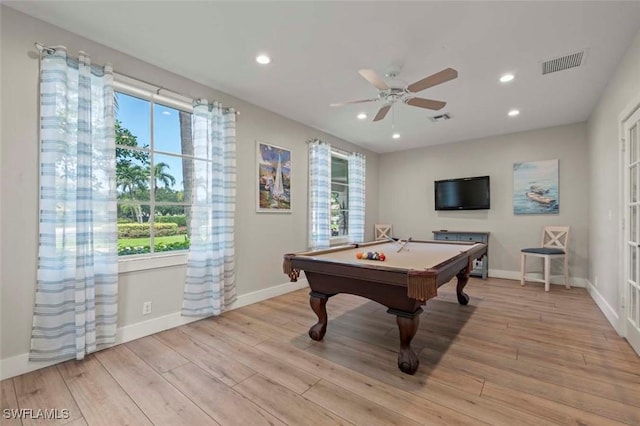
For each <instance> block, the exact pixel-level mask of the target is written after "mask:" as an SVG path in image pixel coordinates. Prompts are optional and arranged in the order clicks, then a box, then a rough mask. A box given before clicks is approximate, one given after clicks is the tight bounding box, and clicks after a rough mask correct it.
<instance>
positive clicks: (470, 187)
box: [434, 176, 491, 210]
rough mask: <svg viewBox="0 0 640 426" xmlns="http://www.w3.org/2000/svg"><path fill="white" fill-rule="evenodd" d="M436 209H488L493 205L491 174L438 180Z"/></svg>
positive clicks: (436, 184) (436, 183)
mask: <svg viewBox="0 0 640 426" xmlns="http://www.w3.org/2000/svg"><path fill="white" fill-rule="evenodd" d="M434 187H435V200H436V210H483V209H484V210H486V209H489V208H490V207H491V203H490V197H489V176H477V177H467V178H460V179H447V180H437V181H435V182H434Z"/></svg>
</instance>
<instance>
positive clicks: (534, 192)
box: [513, 159, 560, 215]
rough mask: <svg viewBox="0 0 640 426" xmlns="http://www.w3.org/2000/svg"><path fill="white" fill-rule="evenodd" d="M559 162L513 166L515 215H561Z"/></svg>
mask: <svg viewBox="0 0 640 426" xmlns="http://www.w3.org/2000/svg"><path fill="white" fill-rule="evenodd" d="M559 187H560V186H559V183H558V160H557V159H555V160H545V161H527V162H521V163H514V164H513V214H515V215H524V214H559V213H560V197H559V195H560V194H559Z"/></svg>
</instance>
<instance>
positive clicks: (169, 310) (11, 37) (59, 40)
mask: <svg viewBox="0 0 640 426" xmlns="http://www.w3.org/2000/svg"><path fill="white" fill-rule="evenodd" d="M0 11H1V45H0V47H1V49H0V50H1V55H2V56H1V68H0V70H1V87H2V94H1V95H2V98H1V100H2V112H1V120H2V130H1V138H2V139H1V159H2V163H1V164H2V167H1V184H2V196H1V197H0V198H1V199H2V207H1V226H0V233H1V239H0V241H1V244H2V248H3V249H2V254H1V258H0V260H1V262H2V263H1V275H0V280H1V281H0V282H1V292H0V295H1V301H0V309H1V312H0V322H1V326H0V333H1V334H0V360H7V359H11V360H14V361H15V362H14V361H12V365H15V363H16V362H18V361H19V360H22V359H23V358H22V357H23V356H24V354H26V353H27V352H28V350H29V340H30V331H31V316H32V312H33V298H34V292H35V282H36V265H37V254H38V139H37V129H38V117H37V105H38V94H37V88H38V61H37V60H36V59H33V58H32V57H30V56H29V55H30V52H34V51H35V48H34V45H33V43H34V42H36V41H39V42H42V43H45V44H48V45H59V44H62V45H66V46H67V47H68V48H69V52H77V51H79V50H84V51H86V52H88V53H89V54H90V55H91V57H92V61H93V62H94V63H104V62H111V63H112V64H113V68H114V70H115V71H116V72H120V73H123V74H127V75H130V76H133V77H138V78H141V79H143V80H146V81H150V82H153V83H157V84H161V85H163V86H164V87H167V88H170V89H172V90H173V91H176V92H178V93H182V94H185V95H188V96H191V97H198V98H199V97H206V98H208V99H215V100H219V101H222V102H223V104H224V105H227V106H231V107H234V108H236V109H237V110H239V111H240V113H241V115H240V116H239V121H238V124H237V154H238V159H237V171H238V176H237V179H238V186H237V205H236V217H235V219H236V253H237V276H236V278H237V286H238V292H239V294H240V296H241V298H242V297H244V300H255V294H254V292H258V291H262V290H265V289H272V288H274V286H277V285H281V284H284V283H286V282H287V281H288V278H287V277H286V276H285V275H284V274H283V273H282V255H283V254H284V253H287V252H292V251H299V250H302V249H305V248H306V247H307V232H306V229H307V175H308V173H307V158H308V157H307V145H306V141H307V140H308V139H310V138H312V137H317V138H320V139H322V140H325V141H327V142H330V143H331V144H332V145H334V146H337V147H339V148H342V149H345V150H350V151H359V152H363V153H364V154H366V158H367V181H366V185H367V200H366V205H367V212H366V238H367V239H372V238H373V224H374V223H376V222H377V207H378V199H377V193H378V188H377V182H378V176H377V170H378V155H377V154H375V153H372V152H369V151H366V150H363V149H361V148H358V147H355V146H353V145H351V144H349V143H347V142H345V141H342V140H339V139H336V138H335V137H332V136H330V135H327V134H324V133H322V132H319V131H317V130H314V129H311V128H309V127H306V126H303V125H302V124H300V123H297V122H294V121H292V120H289V119H286V118H284V117H282V116H279V115H277V114H274V113H272V112H270V111H267V110H264V109H262V108H259V107H257V106H254V105H251V104H249V103H246V102H243V101H241V100H239V99H236V98H233V97H231V96H229V95H226V94H224V93H220V92H217V91H215V90H213V89H211V88H207V87H204V86H202V85H199V84H197V83H195V82H192V81H189V80H187V79H185V78H182V77H180V76H178V75H175V74H172V73H170V72H168V71H166V70H162V69H159V68H157V67H154V66H152V65H149V64H146V63H144V62H141V61H139V60H137V59H135V58H132V57H130V56H127V55H125V54H123V53H120V52H117V51H115V50H112V49H109V48H107V47H105V46H102V45H100V44H97V43H94V42H92V41H89V40H87V39H84V38H82V37H79V36H77V35H75V34H72V33H69V32H67V31H64V30H62V29H60V28H57V27H53V26H51V25H49V24H47V23H45V22H42V21H39V20H36V19H34V18H31V17H29V16H26V15H24V14H21V13H19V12H16V11H14V10H12V9H9V8H6V7H4V6H0ZM256 140H261V141H264V142H268V143H272V144H275V145H279V146H283V147H286V148H289V149H291V151H292V165H293V169H292V213H291V214H264V213H261V214H258V213H256V212H255V202H256V193H255V190H256V189H255V184H254V182H255V176H256V169H255V168H256V154H255V152H256V147H255V141H256ZM184 274H185V267H184V266H172V267H166V268H161V269H156V270H147V271H138V272H129V273H123V274H121V276H120V280H119V284H120V293H119V312H120V313H119V322H118V325H119V327H125V330H131V328H132V327H133V328H135V327H136V326H138V325H140V324H146V323H142V321H147V320H150V319H153V318H158V317H163V316H166V315H172V314H173V315H174V316H177V315H176V313H177V312H179V309H180V306H181V298H182V286H183V282H184ZM264 294H266V293H264ZM145 300H151V301H153V310H154V311H153V314H152V315H149V316H145V317H143V316H142V302H143V301H145ZM127 327H128V328H127ZM140 327H141V328H140V329H142V328H144V327H143V326H140ZM16 360H18V361H16ZM0 373H1V372H0Z"/></svg>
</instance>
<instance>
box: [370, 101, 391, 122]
mask: <svg viewBox="0 0 640 426" xmlns="http://www.w3.org/2000/svg"><path fill="white" fill-rule="evenodd" d="M390 109H391V105H385V106H383V107H382V108H380V111H378V113H377V114H376V116H375V117H374V118H373V121H380V120H382V119H383V118H384V117H385V116H386V115H387V113H388V112H389V110H390Z"/></svg>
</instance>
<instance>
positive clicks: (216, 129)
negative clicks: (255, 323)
mask: <svg viewBox="0 0 640 426" xmlns="http://www.w3.org/2000/svg"><path fill="white" fill-rule="evenodd" d="M193 146H194V157H196V158H206V159H207V161H198V160H194V165H193V195H192V197H193V205H192V211H191V246H190V248H189V256H188V261H187V276H186V282H185V287H184V300H183V303H182V315H185V316H204V315H217V314H220V313H221V312H222V311H224V310H225V307H227V306H228V305H230V304H231V303H233V302H234V301H235V300H236V285H235V248H234V213H235V198H236V120H235V111H234V110H233V109H224V108H222V106H221V105H220V104H219V103H217V102H216V103H213V104H208V103H207V101H206V100H201V101H197V102H195V104H194V108H193Z"/></svg>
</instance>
